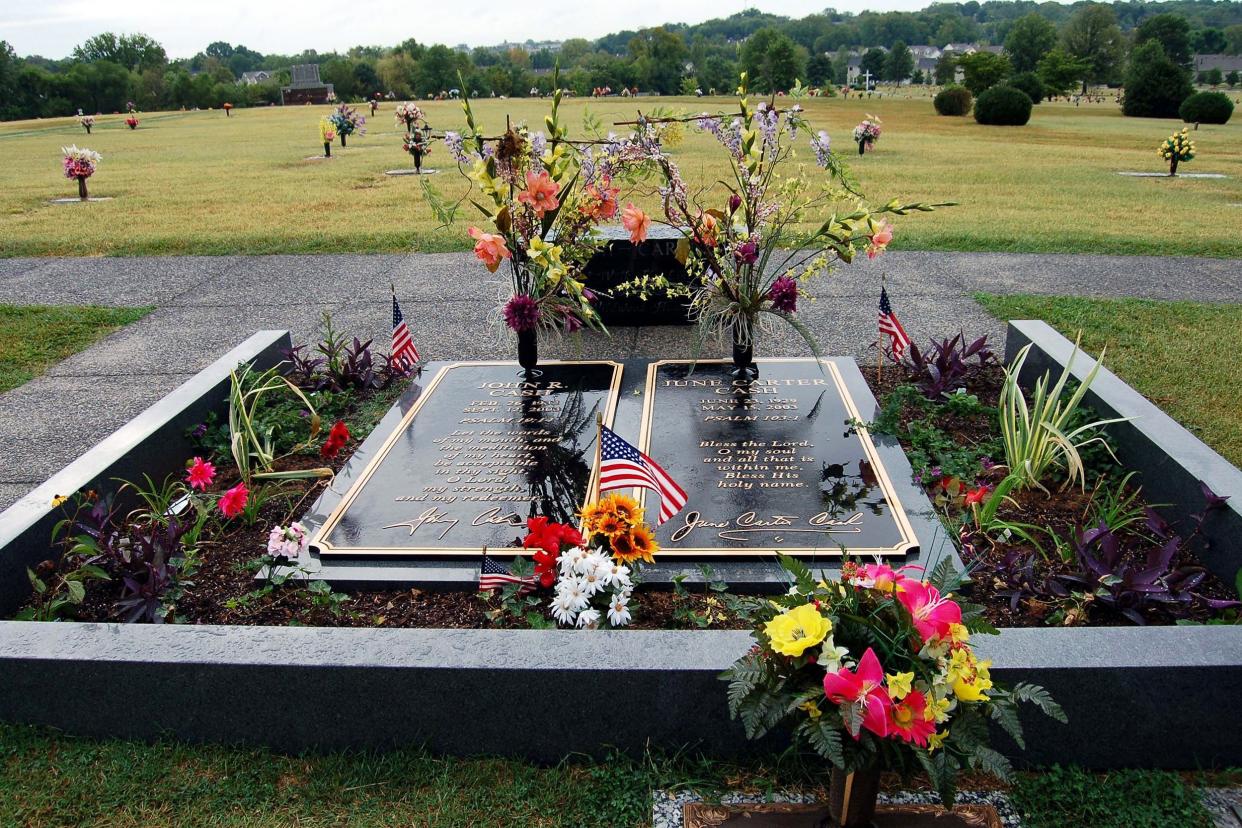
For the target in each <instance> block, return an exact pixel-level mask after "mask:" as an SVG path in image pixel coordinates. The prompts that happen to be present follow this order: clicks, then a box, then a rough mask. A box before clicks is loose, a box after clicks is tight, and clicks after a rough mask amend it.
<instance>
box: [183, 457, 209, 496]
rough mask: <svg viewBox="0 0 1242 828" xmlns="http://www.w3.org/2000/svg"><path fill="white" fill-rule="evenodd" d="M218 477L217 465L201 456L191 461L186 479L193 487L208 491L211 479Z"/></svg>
mask: <svg viewBox="0 0 1242 828" xmlns="http://www.w3.org/2000/svg"><path fill="white" fill-rule="evenodd" d="M215 479H216V467H215V466H213V465H212V464H211V463H208V462H206V461H205V460H203V458H201V457H195V458H194V459H193V460H191V461H190V466H189V470H188V471H187V472H186V475H185V481H186V482H187V483H189V484H190V488H191V489H198V490H199V491H206V490H207V487H208V486H210V485H211V481H213V480H215Z"/></svg>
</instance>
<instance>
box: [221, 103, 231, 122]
mask: <svg viewBox="0 0 1242 828" xmlns="http://www.w3.org/2000/svg"><path fill="white" fill-rule="evenodd" d="M221 108H222V109H223V110H224V117H226V118H228V117H231V116H232V114H233V105H232V104H231V103H229V102H228V101H225V103H224V106H223V107H221Z"/></svg>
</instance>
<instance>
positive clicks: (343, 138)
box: [341, 132, 345, 147]
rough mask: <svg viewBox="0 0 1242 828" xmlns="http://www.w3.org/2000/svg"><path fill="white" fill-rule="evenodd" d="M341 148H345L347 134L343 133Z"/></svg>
mask: <svg viewBox="0 0 1242 828" xmlns="http://www.w3.org/2000/svg"><path fill="white" fill-rule="evenodd" d="M341 146H342V147H343V146H345V133H343V132H342V133H341Z"/></svg>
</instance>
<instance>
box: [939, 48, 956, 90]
mask: <svg viewBox="0 0 1242 828" xmlns="http://www.w3.org/2000/svg"><path fill="white" fill-rule="evenodd" d="M934 71H935V77H936V83H938V84H940V85H941V86H944V85H945V84H946V83H953V79H954V78H956V77H957V61H956V60H954V58H953V56H952V55H949V54H942V55H941V56H940V57H938V58H937V59H936V69H935V70H934Z"/></svg>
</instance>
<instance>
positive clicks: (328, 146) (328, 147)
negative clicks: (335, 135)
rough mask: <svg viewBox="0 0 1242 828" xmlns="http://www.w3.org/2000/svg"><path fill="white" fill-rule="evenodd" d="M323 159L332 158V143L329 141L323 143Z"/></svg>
mask: <svg viewBox="0 0 1242 828" xmlns="http://www.w3.org/2000/svg"><path fill="white" fill-rule="evenodd" d="M323 157H324V158H331V157H332V142H331V141H324V142H323Z"/></svg>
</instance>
